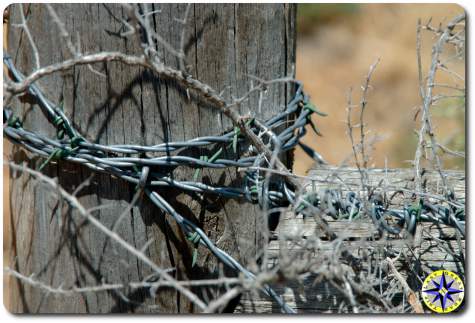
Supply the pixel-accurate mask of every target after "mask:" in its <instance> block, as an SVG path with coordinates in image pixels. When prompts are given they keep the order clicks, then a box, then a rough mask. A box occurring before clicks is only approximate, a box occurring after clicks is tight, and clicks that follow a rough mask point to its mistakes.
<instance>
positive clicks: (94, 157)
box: [3, 55, 465, 313]
mask: <svg viewBox="0 0 475 323" xmlns="http://www.w3.org/2000/svg"><path fill="white" fill-rule="evenodd" d="M3 61H4V64H5V66H6V67H7V68H8V69H9V71H10V72H11V74H12V76H13V78H14V80H15V81H16V82H21V81H22V80H23V79H24V76H23V74H22V73H21V72H20V71H18V70H17V69H16V67H15V66H14V64H13V61H12V59H11V57H9V56H8V55H6V56H4V58H3ZM296 84H297V88H296V91H295V95H294V97H293V98H292V100H291V101H290V102H289V103H288V104H287V106H286V107H285V109H284V110H283V111H282V112H280V113H278V114H277V115H275V116H274V117H272V118H270V119H268V120H267V121H265V122H262V123H261V122H260V121H258V120H253V119H251V120H250V123H249V126H250V128H251V130H252V131H253V132H254V133H255V134H256V135H258V136H260V137H261V138H262V137H263V136H264V134H266V135H267V137H268V141H267V144H266V145H268V146H269V147H272V145H273V144H274V145H276V146H278V149H279V151H280V152H286V151H288V150H291V149H293V148H294V147H295V146H297V145H299V146H300V147H302V148H303V150H304V151H305V152H306V153H307V154H308V155H309V156H310V157H312V158H313V159H314V160H315V161H317V162H318V163H325V161H324V159H323V157H322V156H321V155H320V154H318V153H317V152H316V151H314V150H313V149H311V148H310V147H308V146H306V145H304V144H303V143H301V142H300V139H301V138H302V137H303V136H304V135H305V134H306V126H307V125H309V124H310V125H311V126H312V129H313V130H314V131H315V132H316V133H317V134H319V131H318V128H316V126H315V125H314V124H313V122H312V119H311V116H312V115H313V114H314V113H316V114H319V115H322V116H323V115H324V114H323V113H322V112H320V111H318V110H317V108H316V107H315V106H313V105H312V104H311V103H310V102H309V98H308V96H307V95H306V94H305V93H304V92H303V86H302V84H301V83H298V82H297V83H296ZM28 92H29V94H31V95H32V96H33V97H34V98H35V99H36V101H37V102H38V104H39V106H40V108H41V109H42V111H43V112H44V114H45V115H46V116H47V118H48V119H49V121H50V122H51V123H52V124H53V125H54V126H55V128H56V129H57V137H58V138H57V139H56V140H54V139H51V138H48V137H47V136H45V135H42V134H40V133H35V132H31V131H28V130H26V129H24V128H23V126H22V122H21V120H19V118H18V117H15V116H14V115H13V112H12V111H11V110H10V109H8V108H4V111H3V119H4V129H3V132H4V135H5V136H6V137H7V138H8V139H9V140H10V141H12V142H13V143H15V144H17V145H21V146H22V147H24V148H26V149H27V150H29V151H31V152H33V153H35V154H38V155H40V156H42V157H44V158H46V161H45V162H44V163H43V165H42V166H41V167H40V168H42V167H44V166H45V165H46V164H47V163H48V162H50V161H51V160H66V161H70V162H73V163H78V164H81V165H84V166H86V167H88V168H90V169H92V170H94V171H98V172H103V173H108V174H112V175H114V176H116V177H118V178H121V179H123V180H125V181H127V182H130V183H132V184H134V185H137V187H138V188H140V189H143V190H144V192H145V193H146V195H147V196H148V197H149V198H150V200H151V201H152V202H153V203H154V204H155V205H156V206H157V207H158V208H159V209H161V210H162V211H164V212H165V213H167V214H169V215H170V216H171V217H172V218H173V219H174V220H175V221H176V222H177V224H179V226H180V227H181V229H182V230H183V231H184V233H185V234H186V235H187V236H188V238H189V240H190V241H192V242H193V243H195V244H201V245H203V246H205V247H206V248H207V249H208V250H210V252H211V253H212V254H213V255H214V256H215V257H217V258H218V259H219V260H220V261H221V262H222V263H224V264H225V265H227V266H228V267H230V268H232V269H234V270H236V271H239V272H242V273H243V274H244V275H245V276H246V277H248V278H252V279H255V275H254V274H253V273H252V272H250V271H248V270H247V269H246V268H244V267H243V266H242V265H241V264H240V263H239V262H237V261H236V260H235V259H234V258H233V257H231V256H230V255H229V254H228V253H226V252H225V251H224V250H222V249H220V248H218V247H217V246H216V245H215V244H214V243H213V242H212V241H211V240H210V239H209V237H208V236H207V235H206V234H205V233H204V232H203V231H202V230H201V229H200V228H199V227H198V226H197V225H196V224H194V223H193V222H191V221H190V220H188V219H186V218H184V217H183V216H181V215H180V214H179V213H178V212H176V210H175V209H174V208H173V207H172V206H171V205H170V204H169V203H168V202H167V201H166V200H165V199H164V198H163V197H162V196H161V195H160V194H159V193H158V192H157V191H156V190H155V189H157V188H158V189H160V188H171V187H173V188H177V189H180V190H184V191H188V192H195V193H200V194H214V195H218V196H221V197H225V198H234V199H245V200H247V201H249V202H251V203H254V204H259V205H260V206H261V208H263V209H266V210H272V209H273V208H277V207H287V206H289V205H292V206H293V207H294V209H295V211H296V212H297V213H302V214H304V215H308V213H309V212H310V211H312V210H314V207H317V208H318V209H319V210H322V209H324V210H325V212H324V213H325V214H327V215H329V216H331V217H333V218H335V219H338V218H341V217H346V218H350V219H352V218H356V217H359V216H361V213H362V211H363V203H362V201H361V199H359V198H358V197H357V195H356V193H354V192H349V193H347V195H346V197H343V196H342V194H341V193H340V192H339V191H337V190H329V189H327V190H324V191H323V192H313V191H311V192H306V193H305V194H304V195H303V197H297V196H296V195H297V194H296V192H294V191H293V188H291V187H289V186H288V185H287V184H286V183H285V181H283V180H281V179H279V178H278V177H277V178H272V181H271V182H270V183H269V187H265V185H264V182H265V181H264V177H263V176H262V174H260V172H259V171H258V170H250V169H247V170H246V171H245V177H244V185H243V187H237V188H235V187H220V186H213V185H208V184H204V183H202V182H198V181H197V176H196V175H197V174H198V173H195V176H194V180H193V181H180V180H175V179H173V178H171V177H170V176H167V174H166V173H163V172H157V171H154V170H155V169H156V168H158V169H160V168H162V167H163V168H168V167H170V168H173V167H182V166H188V167H191V168H195V169H196V171H197V172H199V170H200V169H202V168H217V169H221V168H227V167H240V168H244V169H245V168H248V167H250V166H262V165H266V164H269V163H270V161H267V160H265V158H263V156H262V155H260V154H258V153H257V152H256V151H255V149H254V147H252V146H249V148H248V151H247V152H245V153H246V154H249V155H251V156H247V157H241V158H239V159H225V158H220V156H221V155H222V153H223V151H224V149H225V148H226V149H229V148H230V147H231V146H232V148H233V150H234V153H235V155H239V154H238V153H240V151H239V149H237V146H238V145H239V147H240V146H241V145H242V144H244V143H245V139H244V137H243V136H241V135H240V133H239V130H238V129H234V130H233V131H229V132H227V133H225V134H223V135H218V136H204V137H198V138H194V139H190V140H187V141H176V142H166V143H161V144H157V145H151V146H141V145H134V144H121V145H102V144H97V143H92V142H89V141H88V140H87V139H86V138H85V137H83V136H82V135H81V134H80V133H79V132H78V131H77V130H76V129H75V128H74V127H73V125H72V123H71V122H70V121H69V119H68V118H67V116H66V115H65V114H64V112H63V111H62V110H61V108H60V107H58V106H56V105H55V104H53V103H52V102H51V101H49V100H48V99H47V98H46V97H45V95H44V94H43V93H42V91H41V90H40V89H39V87H38V86H37V85H35V84H32V85H30V87H29V88H28ZM295 116H296V117H295ZM283 126H285V129H284V130H282V131H281V132H280V133H276V132H275V130H276V129H277V128H281V127H283ZM65 136H67V137H69V139H65ZM207 146H212V148H216V147H220V148H219V149H217V150H216V151H215V152H214V155H213V156H211V157H209V156H200V157H199V158H196V157H191V156H180V155H176V154H175V155H170V154H169V153H170V152H174V153H179V152H181V151H183V150H184V149H186V148H191V147H195V148H196V147H207ZM146 153H150V154H160V153H166V155H165V156H152V157H147V158H145V157H144V154H146ZM131 155H140V157H136V156H131ZM151 167H152V168H151ZM370 202H371V203H370V204H371V208H370V212H369V213H370V218H371V219H372V221H373V223H374V225H375V226H376V227H377V228H378V230H379V231H380V232H383V231H386V232H388V233H391V234H399V233H401V232H402V230H403V229H404V230H407V231H408V232H409V233H411V234H414V230H415V227H416V224H417V222H420V221H430V222H435V223H443V224H446V225H448V226H451V227H455V228H456V229H457V230H458V231H459V232H461V234H462V235H463V236H465V210H464V209H463V208H455V207H445V206H441V205H434V204H431V203H428V202H427V201H422V200H421V201H420V203H419V204H417V205H412V206H405V207H404V208H403V209H401V210H397V209H387V208H385V207H384V205H383V203H382V202H381V201H379V200H377V199H372V200H371V201H370ZM264 203H266V205H264ZM309 206H312V207H309ZM389 217H391V218H394V219H396V220H397V221H396V222H397V223H396V226H394V225H389V224H388V221H387V219H388V218H389ZM261 290H262V291H263V292H264V293H265V294H266V295H268V296H270V297H272V298H273V299H274V300H275V301H276V302H277V304H279V306H280V307H281V309H282V311H283V312H285V313H295V310H294V309H292V308H290V307H289V306H288V305H287V304H286V303H285V302H284V300H283V299H282V298H281V297H280V296H279V295H278V294H277V293H276V292H275V291H274V290H273V289H272V288H271V287H270V286H269V285H264V286H263V287H262V289H261Z"/></svg>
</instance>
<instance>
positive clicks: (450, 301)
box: [422, 270, 464, 313]
mask: <svg viewBox="0 0 475 323" xmlns="http://www.w3.org/2000/svg"><path fill="white" fill-rule="evenodd" d="M463 297H464V286H463V282H462V280H461V279H460V277H459V276H457V274H455V273H453V272H451V271H448V270H437V271H434V272H433V273H432V274H430V275H429V276H427V278H426V279H425V281H424V284H423V285H422V299H423V300H424V303H425V304H426V305H427V307H429V308H430V309H431V310H433V311H434V312H437V313H449V312H452V311H453V310H455V309H456V308H457V307H459V306H460V304H462V301H463Z"/></svg>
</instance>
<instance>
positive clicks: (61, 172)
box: [9, 4, 296, 313]
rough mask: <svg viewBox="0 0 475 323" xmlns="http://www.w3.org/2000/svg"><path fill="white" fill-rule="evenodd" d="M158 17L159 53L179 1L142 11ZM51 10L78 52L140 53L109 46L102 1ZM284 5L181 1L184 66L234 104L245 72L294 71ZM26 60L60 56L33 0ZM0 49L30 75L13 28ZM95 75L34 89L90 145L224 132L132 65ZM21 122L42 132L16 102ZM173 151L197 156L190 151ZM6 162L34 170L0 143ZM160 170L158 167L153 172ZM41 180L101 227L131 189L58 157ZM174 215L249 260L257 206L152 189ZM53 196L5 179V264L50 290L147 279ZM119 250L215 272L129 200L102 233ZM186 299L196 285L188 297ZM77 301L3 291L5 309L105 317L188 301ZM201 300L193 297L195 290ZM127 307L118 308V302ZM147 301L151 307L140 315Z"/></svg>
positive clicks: (173, 27)
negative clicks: (8, 234) (109, 233)
mask: <svg viewBox="0 0 475 323" xmlns="http://www.w3.org/2000/svg"><path fill="white" fill-rule="evenodd" d="M153 6H154V8H153V10H156V9H160V10H161V11H160V12H159V13H157V14H155V15H154V16H153V21H154V24H155V28H156V30H157V31H158V33H159V34H160V35H162V36H163V37H164V38H165V39H166V40H167V41H168V42H169V43H170V44H171V45H172V46H174V47H175V48H178V47H179V46H180V38H181V30H182V28H183V26H182V24H181V23H180V22H179V21H178V20H180V19H183V17H184V14H185V10H186V4H167V5H153ZM54 8H55V10H56V12H57V14H58V16H59V17H60V19H61V20H62V21H63V22H64V24H65V26H66V29H67V30H68V31H69V33H70V35H72V37H73V39H74V40H76V39H77V40H78V41H79V42H80V46H81V50H82V52H88V53H93V52H99V51H121V52H124V53H128V54H137V53H140V51H141V48H140V44H139V42H138V41H136V40H134V39H132V38H128V39H125V38H122V37H120V32H121V31H123V29H122V28H123V25H122V23H121V20H122V19H124V17H125V12H124V9H123V7H121V6H120V5H115V4H60V5H54ZM18 9H19V7H18V5H12V6H11V7H10V15H11V16H10V19H9V23H10V24H15V23H19V22H20V16H19V10H18ZM295 11H296V8H295V5H292V4H265V5H264V4H263V5H254V4H252V5H251V4H192V5H191V7H190V11H189V15H188V19H187V23H186V25H185V50H186V62H187V64H188V65H189V66H187V70H188V72H189V73H190V74H192V75H193V76H194V77H195V78H198V79H200V80H202V81H204V82H206V83H208V84H209V85H210V86H212V87H213V88H214V89H216V90H217V91H218V92H221V91H224V92H223V93H224V95H225V96H227V97H231V95H232V96H234V97H239V96H242V95H244V94H245V93H246V92H247V91H248V90H249V86H250V82H251V81H250V78H249V75H253V76H257V77H260V78H263V79H274V78H278V77H283V76H289V75H293V73H294V64H295ZM24 12H25V15H26V16H27V19H28V25H29V27H30V30H31V33H32V37H33V39H34V40H35V43H36V44H37V47H38V51H39V54H40V63H41V65H43V66H45V65H48V64H51V63H55V62H58V61H61V60H64V59H66V58H67V57H69V56H68V55H69V53H68V51H67V49H66V46H65V45H64V41H62V40H61V37H60V35H59V32H58V29H57V26H56V24H55V23H54V22H53V21H52V19H51V17H50V15H49V13H48V10H47V8H46V7H45V6H44V5H42V4H32V5H24ZM9 33H10V34H9V54H10V55H11V56H12V57H13V59H14V62H15V64H16V66H17V67H18V68H19V70H21V71H23V73H30V72H31V71H32V70H33V69H34V59H33V57H32V51H31V47H30V44H29V41H28V39H27V36H26V35H25V33H24V32H23V31H22V30H21V29H19V28H13V27H10V31H9ZM158 52H159V54H160V55H161V56H162V57H163V61H164V63H165V64H168V65H171V66H174V67H178V62H177V58H176V57H175V56H173V55H171V54H170V53H169V52H167V51H165V50H164V49H163V48H158ZM95 68H97V69H99V70H101V72H102V73H104V74H105V75H106V77H103V76H100V75H98V74H97V73H94V72H92V71H91V70H90V69H88V67H86V66H81V67H75V68H74V69H72V70H70V71H68V72H65V73H61V74H60V73H57V74H55V75H53V76H50V77H47V78H44V79H42V80H41V81H40V82H39V86H40V87H41V88H42V89H43V90H44V92H45V93H46V94H47V96H48V97H49V98H50V99H51V100H52V101H53V102H56V103H60V102H64V111H65V113H66V115H67V116H69V117H70V119H71V120H72V122H73V123H74V125H75V126H76V127H77V129H79V130H80V132H81V133H82V134H83V135H84V136H85V137H86V138H87V139H89V140H91V141H95V142H98V143H101V144H126V143H135V144H141V145H152V144H158V143H162V142H166V141H178V140H184V139H190V138H193V137H197V136H205V135H211V134H217V133H218V134H219V133H222V132H224V131H225V130H229V129H231V122H230V121H229V120H227V119H226V117H225V116H224V115H222V114H221V113H219V112H217V111H216V110H215V109H211V108H209V107H207V106H206V104H205V103H203V102H198V101H197V100H196V98H194V97H189V96H188V93H187V91H186V90H185V89H183V88H180V86H178V85H177V84H175V83H173V82H170V81H166V80H163V79H159V78H157V77H156V76H155V75H153V74H152V73H151V72H149V71H145V70H143V69H141V68H137V67H130V66H125V65H122V64H120V63H107V64H104V65H102V66H95ZM291 91H292V89H291V86H288V85H283V84H282V85H279V86H274V87H272V88H269V90H268V92H267V93H266V96H265V97H264V98H263V100H262V101H261V102H260V103H259V96H258V95H255V96H252V97H251V99H250V100H249V102H246V103H245V104H243V105H242V106H240V107H239V111H240V113H241V114H242V115H246V114H247V113H250V114H251V115H253V116H256V117H259V118H263V119H264V118H268V117H270V116H272V115H274V114H276V113H277V112H278V111H281V110H282V109H283V107H284V105H285V104H286V103H287V101H288V99H289V97H290V94H291ZM13 108H14V110H15V112H16V113H17V114H20V115H21V117H22V119H23V122H24V127H25V128H27V129H30V130H32V131H37V132H40V133H42V134H45V135H48V136H50V137H54V136H55V135H56V133H55V130H54V128H53V127H52V126H51V125H50V124H49V123H48V121H47V119H46V118H45V116H44V115H43V114H42V113H41V111H40V109H39V108H38V106H37V105H36V104H35V102H33V101H31V100H29V98H28V96H26V95H25V96H23V97H22V99H21V100H17V101H16V102H15V104H14V106H13ZM187 153H190V154H195V155H196V156H200V154H205V153H206V152H205V151H193V150H190V151H188V152H187ZM13 156H14V157H13V158H14V160H15V161H16V162H19V163H21V162H24V161H26V162H27V163H29V165H30V166H31V167H33V168H35V169H38V166H39V165H40V164H41V163H42V162H43V161H44V159H42V158H37V157H35V156H34V155H32V154H25V153H24V151H23V150H22V149H19V148H18V147H15V148H14V152H13ZM163 171H166V170H163ZM43 172H44V173H45V174H47V175H49V176H51V177H54V178H57V179H58V181H59V183H60V184H61V185H62V186H63V187H64V188H65V189H67V190H68V191H69V192H74V191H75V190H76V189H78V187H79V186H80V185H81V183H83V182H84V181H86V180H89V185H86V186H84V187H82V188H80V190H79V191H78V192H77V196H78V197H79V200H80V202H81V203H82V204H83V205H84V206H85V207H87V208H91V207H94V206H98V205H102V206H103V208H100V209H96V210H94V212H93V214H94V216H96V217H97V219H99V220H100V221H101V222H102V223H103V224H105V225H107V226H108V227H109V228H112V227H113V226H114V224H115V221H116V220H117V218H118V216H119V215H120V214H121V213H122V212H124V210H125V211H126V210H127V206H128V205H129V203H130V202H131V200H132V197H133V196H134V193H135V188H134V187H133V186H132V185H130V184H128V183H125V182H123V181H121V180H118V179H115V178H113V177H111V176H109V175H105V174H98V173H92V172H91V171H89V170H88V169H86V168H85V167H80V166H77V165H74V164H71V163H67V162H57V163H50V164H49V165H48V166H47V167H45V169H44V170H43ZM174 176H176V178H180V179H185V178H186V179H191V177H192V176H193V170H191V169H184V170H176V171H174ZM200 178H202V180H203V181H204V182H212V183H220V184H221V185H239V183H241V174H240V173H238V172H237V170H236V169H234V168H229V169H226V170H224V171H207V170H205V171H204V172H202V173H201V174H200ZM162 193H163V195H164V196H165V197H166V198H167V200H168V201H170V202H171V203H172V205H173V206H174V207H175V208H176V209H177V211H179V212H180V213H181V214H183V215H184V216H185V217H187V218H189V219H192V220H193V221H195V223H199V224H200V226H201V227H202V228H204V231H205V232H206V233H207V234H208V235H209V236H210V237H211V238H212V239H213V240H214V241H217V242H218V246H219V247H221V248H223V249H224V250H226V251H228V252H230V254H231V255H232V256H234V257H236V259H238V260H239V261H241V262H242V263H244V264H246V263H248V262H252V261H253V260H254V259H255V258H256V254H257V252H258V248H257V247H256V246H258V244H259V241H260V239H261V237H260V235H259V231H260V230H259V227H260V226H261V225H262V219H259V218H257V215H258V214H259V213H258V212H257V209H256V208H257V207H256V206H253V205H251V204H248V203H244V202H243V201H237V200H225V199H216V198H215V197H212V196H205V197H204V198H203V199H199V198H197V197H196V196H191V197H190V196H188V195H184V194H181V192H179V191H173V190H168V191H162ZM57 201H58V198H57V194H56V193H55V192H54V191H53V192H52V191H51V189H49V188H47V187H44V186H42V185H40V184H38V183H35V182H34V181H33V180H32V178H31V177H29V176H28V175H26V174H20V173H14V172H12V173H11V198H10V203H11V219H12V221H11V230H12V234H13V238H12V240H13V246H12V247H13V253H14V256H15V257H16V259H15V263H14V264H13V265H12V266H13V269H16V270H17V271H19V272H21V273H23V274H25V275H29V274H33V273H34V274H35V275H36V276H35V277H36V278H38V279H40V280H42V281H45V282H48V283H49V284H50V285H52V286H60V285H62V286H63V287H70V286H73V285H77V286H90V285H97V284H101V282H108V283H114V282H122V283H125V282H130V281H140V280H142V279H143V278H144V277H146V276H147V275H149V274H150V271H149V269H148V268H145V267H144V266H143V265H142V264H141V263H140V262H138V261H137V259H135V258H134V257H133V256H132V255H130V254H128V253H127V252H126V251H124V250H122V249H120V247H119V246H116V245H114V244H113V243H112V242H111V241H108V240H107V239H106V238H105V237H104V235H103V234H101V233H100V232H98V231H97V230H95V229H94V228H92V227H90V226H89V225H88V224H87V223H85V222H84V221H83V220H81V218H79V217H78V216H77V215H75V214H74V212H73V211H72V210H71V209H70V208H69V207H68V205H67V204H66V203H63V202H61V201H60V202H59V203H57ZM116 231H117V232H118V233H119V234H120V235H121V236H122V237H124V238H125V239H126V240H127V241H128V242H129V243H131V244H133V245H134V246H135V247H137V248H142V247H143V246H144V245H146V243H147V242H150V241H151V244H150V245H149V246H148V248H147V249H146V253H147V255H148V256H150V257H151V258H152V259H153V260H154V261H155V262H156V263H157V264H158V265H159V266H161V267H162V268H176V270H174V271H173V272H171V273H172V274H173V275H174V276H175V277H176V278H177V279H180V280H186V279H199V278H202V277H209V276H212V275H214V274H216V272H217V271H218V266H217V263H216V261H215V260H214V258H213V257H212V256H211V255H210V254H208V253H206V252H205V250H204V249H201V248H200V249H199V260H198V265H197V266H195V267H193V268H192V266H191V252H192V250H191V247H190V244H189V243H188V242H187V240H186V237H184V235H183V234H182V232H181V231H180V229H179V228H178V227H177V225H176V224H175V223H174V222H173V221H172V220H170V218H169V217H167V216H166V215H165V214H164V213H163V212H161V211H160V210H159V209H157V208H156V207H155V206H154V205H152V204H151V203H150V202H149V201H147V198H141V199H139V200H138V202H137V203H136V204H135V205H134V206H133V207H132V208H131V209H130V210H129V211H128V214H127V216H126V217H125V219H124V220H123V221H122V222H121V223H120V224H118V225H117V230H116ZM194 291H195V292H197V293H198V291H197V290H194ZM123 292H124V293H118V292H100V293H84V294H78V295H74V296H67V297H65V296H61V295H53V294H46V293H45V291H43V290H40V289H37V288H32V287H30V286H27V285H22V284H20V283H16V286H15V288H14V289H12V291H11V293H10V295H9V296H10V297H11V298H12V302H11V303H12V308H11V309H10V310H11V311H12V312H15V313H26V312H29V313H37V312H40V313H110V312H166V313H173V312H185V313H189V312H194V311H195V310H196V309H194V308H193V306H192V305H191V303H190V302H189V301H188V300H187V299H186V298H184V297H183V296H181V295H180V294H178V293H177V292H176V291H174V290H172V289H166V288H163V289H160V290H159V291H158V297H157V298H155V299H154V298H150V296H149V294H148V293H147V292H146V291H143V290H138V291H133V292H127V291H123ZM202 296H203V295H202ZM126 299H128V300H129V301H128V302H127V301H125V300H126ZM150 305H156V306H155V307H150Z"/></svg>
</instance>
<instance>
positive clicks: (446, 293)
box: [423, 274, 463, 310]
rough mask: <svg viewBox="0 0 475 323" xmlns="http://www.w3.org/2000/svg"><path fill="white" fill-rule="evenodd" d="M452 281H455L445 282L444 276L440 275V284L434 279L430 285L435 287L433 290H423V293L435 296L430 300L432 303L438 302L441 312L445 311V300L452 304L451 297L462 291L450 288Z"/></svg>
mask: <svg viewBox="0 0 475 323" xmlns="http://www.w3.org/2000/svg"><path fill="white" fill-rule="evenodd" d="M454 281H455V280H452V281H451V282H447V278H446V277H445V274H442V276H440V282H437V281H436V280H435V279H432V280H431V282H432V284H434V286H435V287H434V288H431V289H426V290H423V292H424V293H427V294H431V295H435V297H434V299H433V300H432V303H435V302H437V301H438V300H440V304H441V305H442V310H445V307H446V305H447V300H450V301H452V303H453V302H454V299H453V298H452V295H453V294H458V293H462V292H463V290H460V289H456V288H452V284H453V283H454Z"/></svg>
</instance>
